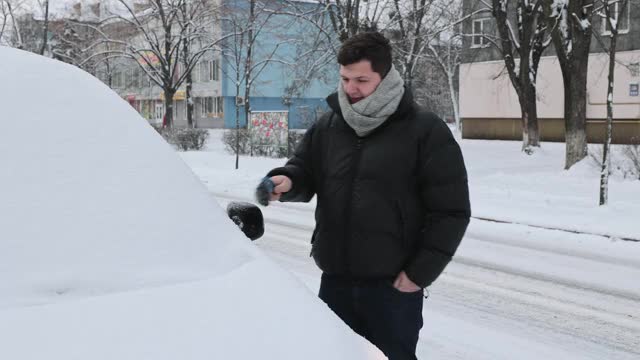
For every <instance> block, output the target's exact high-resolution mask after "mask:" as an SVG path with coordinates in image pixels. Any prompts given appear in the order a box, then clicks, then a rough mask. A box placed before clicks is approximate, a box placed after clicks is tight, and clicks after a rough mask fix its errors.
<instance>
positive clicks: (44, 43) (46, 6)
mask: <svg viewBox="0 0 640 360" xmlns="http://www.w3.org/2000/svg"><path fill="white" fill-rule="evenodd" d="M38 3H39V4H40V7H41V8H42V9H43V12H44V20H43V25H42V46H40V55H44V52H45V50H46V49H47V41H48V39H49V0H44V3H43V2H41V1H38Z"/></svg>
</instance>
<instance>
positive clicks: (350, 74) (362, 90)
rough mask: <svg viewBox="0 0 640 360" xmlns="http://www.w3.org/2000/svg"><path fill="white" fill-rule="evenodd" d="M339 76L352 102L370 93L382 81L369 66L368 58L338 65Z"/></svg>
mask: <svg viewBox="0 0 640 360" xmlns="http://www.w3.org/2000/svg"><path fill="white" fill-rule="evenodd" d="M340 77H341V78H342V88H343V89H344V92H345V93H346V94H347V95H348V96H349V100H350V101H351V103H352V104H354V103H357V102H358V101H360V100H362V99H364V98H366V97H367V96H369V95H371V94H372V93H373V92H374V91H376V88H377V87H378V85H379V84H380V82H381V81H382V78H381V77H380V74H378V73H377V72H375V71H373V69H372V68H371V62H370V61H369V60H361V61H358V62H357V63H353V64H349V65H340Z"/></svg>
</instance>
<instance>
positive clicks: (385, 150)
mask: <svg viewBox="0 0 640 360" xmlns="http://www.w3.org/2000/svg"><path fill="white" fill-rule="evenodd" d="M327 101H328V103H329V106H331V108H332V109H333V112H330V113H328V114H326V115H325V116H323V117H322V118H321V119H319V120H318V121H317V122H316V123H315V124H314V125H313V126H312V127H311V128H310V129H309V130H308V131H307V133H306V135H305V137H304V140H303V141H302V143H301V144H300V146H299V147H298V148H297V149H296V152H295V154H294V156H293V157H292V158H291V159H290V160H289V161H288V162H287V164H286V165H285V166H284V167H281V168H276V169H274V170H272V171H271V172H269V174H268V176H274V175H286V176H288V177H289V178H291V180H292V182H293V188H292V189H291V191H289V192H288V193H286V194H284V195H283V196H282V198H281V201H309V200H311V198H312V197H313V195H314V194H315V195H317V208H316V228H315V231H314V233H313V238H312V240H311V242H312V254H313V257H314V259H315V261H316V264H318V266H319V267H320V269H321V270H322V271H323V272H325V273H327V274H331V275H342V276H348V277H354V278H394V277H395V276H397V275H398V273H400V271H402V270H405V271H406V273H407V275H408V276H409V278H410V279H411V280H412V281H413V282H415V283H416V284H418V285H419V286H421V287H426V286H428V285H430V284H431V283H432V282H433V281H434V280H435V279H436V278H437V277H438V276H439V275H440V273H442V271H443V270H444V268H445V266H446V265H447V264H448V263H449V261H450V260H451V257H452V256H453V254H454V253H455V251H456V248H457V247H458V244H459V243H460V240H461V239H462V236H463V235H464V232H465V230H466V228H467V225H468V223H469V217H470V205H469V190H468V186H467V172H466V169H465V166H464V161H463V159H462V153H461V151H460V147H459V146H458V144H457V142H456V141H455V139H454V138H453V136H452V134H451V132H450V131H449V128H448V127H447V126H446V124H445V123H444V122H443V121H442V120H441V119H439V118H438V117H437V116H436V115H434V114H432V113H429V112H425V111H422V110H420V109H418V108H417V106H416V105H415V103H414V102H413V98H412V96H411V93H410V92H409V91H405V95H404V97H403V99H402V101H401V102H400V105H399V107H398V110H397V111H396V112H395V113H394V114H393V115H392V116H391V117H389V119H388V120H387V121H386V122H385V123H384V124H382V125H381V126H380V127H378V128H377V129H376V130H374V132H373V133H371V134H370V135H368V136H366V137H358V136H357V135H356V133H355V131H353V129H351V127H349V125H347V123H346V122H345V121H344V119H343V118H342V114H341V111H340V106H339V104H338V97H337V94H332V95H330V96H329V97H328V98H327Z"/></svg>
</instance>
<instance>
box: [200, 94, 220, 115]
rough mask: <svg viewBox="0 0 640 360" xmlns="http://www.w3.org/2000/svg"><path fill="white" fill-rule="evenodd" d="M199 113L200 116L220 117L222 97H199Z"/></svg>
mask: <svg viewBox="0 0 640 360" xmlns="http://www.w3.org/2000/svg"><path fill="white" fill-rule="evenodd" d="M198 103H199V106H200V115H201V116H202V117H221V114H222V113H223V112H224V111H223V108H222V104H223V101H222V97H220V96H218V97H203V98H199V101H198Z"/></svg>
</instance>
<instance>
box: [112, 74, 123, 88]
mask: <svg viewBox="0 0 640 360" xmlns="http://www.w3.org/2000/svg"><path fill="white" fill-rule="evenodd" d="M122 79H123V76H122V72H121V71H119V70H118V71H115V72H114V73H113V77H112V79H111V85H112V86H113V87H114V88H116V89H120V88H123V87H124V84H123V81H122Z"/></svg>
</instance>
